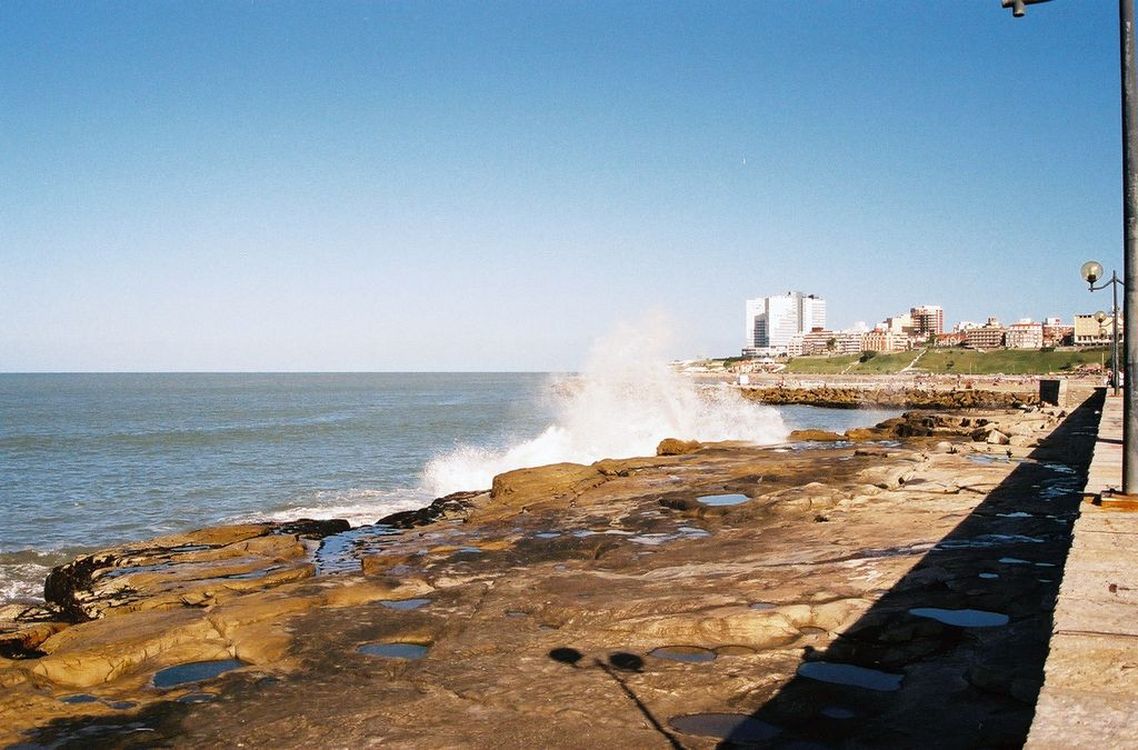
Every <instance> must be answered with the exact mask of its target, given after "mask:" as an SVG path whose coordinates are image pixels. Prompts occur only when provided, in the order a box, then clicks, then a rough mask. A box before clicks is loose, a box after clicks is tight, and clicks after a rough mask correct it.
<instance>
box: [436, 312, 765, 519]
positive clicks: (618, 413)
mask: <svg viewBox="0 0 1138 750" xmlns="http://www.w3.org/2000/svg"><path fill="white" fill-rule="evenodd" d="M646 328H647V330H645V329H646ZM664 328H665V326H664V325H662V324H661V323H660V322H659V321H653V322H650V323H649V324H648V325H647V326H638V327H636V328H633V327H632V326H628V325H622V326H620V327H618V329H617V330H616V331H615V332H614V333H613V334H611V335H609V336H607V337H605V338H603V339H601V340H599V341H598V342H597V343H596V344H595V345H594V347H593V349H592V351H591V354H590V356H589V359H588V363H587V365H586V367H585V369H584V370H583V372H582V373H581V374H580V375H578V376H560V377H557V378H554V380H553V382H551V384H550V385H551V387H550V390H551V392H552V393H553V394H554V399H555V404H554V413H555V417H554V419H553V423H552V424H550V425H549V426H547V427H546V428H545V430H544V431H542V432H541V434H540V435H538V436H537V437H535V438H532V439H528V440H524V441H522V442H520V443H517V444H515V445H512V446H506V447H500V448H494V447H486V446H471V445H462V446H459V447H457V448H455V449H454V450H451V451H449V452H447V453H445V454H443V455H441V456H438V457H436V458H434V459H432V460H431V461H429V462H428V463H427V466H426V467H425V469H424V470H423V477H422V486H423V489H425V490H426V491H427V492H429V493H430V494H433V495H436V496H441V495H445V494H447V493H450V492H455V491H458V490H476V489H484V488H488V487H489V486H490V483H491V480H492V479H493V477H494V475H496V474H500V473H502V472H504V471H509V470H511V469H518V468H522V467H526V466H542V465H545V464H552V463H558V462H562V461H569V462H574V463H585V464H588V463H592V462H593V461H598V460H600V459H602V458H623V457H629V456H650V455H654V454H655V452H656V446H657V444H658V443H659V442H660V441H661V440H663V439H664V438H667V437H675V438H681V439H684V440H701V441H717V440H741V441H746V442H751V443H758V444H766V443H774V442H779V441H781V440H783V439H785V437H786V435H787V428H786V425H785V424H784V422H783V420H782V417H781V416H780V415H779V413H778V412H777V411H776V410H774V409H773V408H771V407H767V406H762V405H759V404H755V403H753V402H749V401H746V400H745V399H743V398H742V397H740V396H739V394H738V392H737V391H736V390H734V389H733V388H730V387H728V386H726V385H720V386H716V387H710V388H706V387H700V386H699V385H698V384H697V383H696V382H694V381H693V380H691V379H690V378H686V377H684V376H682V375H680V374H678V373H676V372H674V371H673V370H672V369H671V368H670V367H669V366H668V365H667V363H666V361H665V359H664V357H663V356H662V350H663V345H664V343H665V342H666V340H667V336H666V335H664V334H663V333H662V332H661V331H662V330H663V329H664Z"/></svg>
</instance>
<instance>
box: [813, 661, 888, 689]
mask: <svg viewBox="0 0 1138 750" xmlns="http://www.w3.org/2000/svg"><path fill="white" fill-rule="evenodd" d="M798 674H800V675H802V676H803V677H809V678H810V679H812V680H818V681H819V682H830V683H833V684H835V685H852V686H853V687H860V688H865V689H867V690H878V691H881V692H890V691H893V690H897V689H898V688H900V687H901V678H902V677H903V676H904V675H899V674H893V673H892V672H882V671H881V670H879V669H869V668H868V667H859V666H857V665H856V664H839V663H837V662H831V661H808V662H806V663H805V664H802V665H800V666H799V667H798Z"/></svg>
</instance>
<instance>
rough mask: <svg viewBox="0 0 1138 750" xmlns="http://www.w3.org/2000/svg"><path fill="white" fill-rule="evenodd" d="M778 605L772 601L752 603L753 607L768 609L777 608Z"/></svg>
mask: <svg viewBox="0 0 1138 750" xmlns="http://www.w3.org/2000/svg"><path fill="white" fill-rule="evenodd" d="M776 607H778V605H777V604H772V603H771V602H752V603H751V609H758V610H767V609H775V608H776Z"/></svg>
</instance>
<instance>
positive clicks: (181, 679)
mask: <svg viewBox="0 0 1138 750" xmlns="http://www.w3.org/2000/svg"><path fill="white" fill-rule="evenodd" d="M243 666H245V662H243V661H241V660H240V659H218V660H216V661H192V662H188V663H186V664H176V665H174V666H172V667H166V668H165V669H162V670H159V671H158V672H157V673H155V675H154V680H153V684H154V687H156V688H158V689H159V690H167V689H169V688H172V687H177V686H178V685H188V684H189V683H191V682H202V681H203V680H212V679H213V678H214V677H217V676H218V675H220V674H222V673H224V672H228V671H230V670H232V669H238V668H240V667H243Z"/></svg>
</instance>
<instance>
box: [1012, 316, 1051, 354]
mask: <svg viewBox="0 0 1138 750" xmlns="http://www.w3.org/2000/svg"><path fill="white" fill-rule="evenodd" d="M1004 346H1006V347H1007V348H1008V349H1042V348H1043V324H1042V323H1035V322H1033V321H1031V320H1027V319H1024V320H1020V321H1018V322H1016V323H1012V324H1011V325H1010V326H1008V328H1007V331H1006V333H1005V334H1004Z"/></svg>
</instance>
